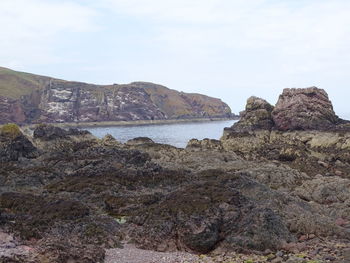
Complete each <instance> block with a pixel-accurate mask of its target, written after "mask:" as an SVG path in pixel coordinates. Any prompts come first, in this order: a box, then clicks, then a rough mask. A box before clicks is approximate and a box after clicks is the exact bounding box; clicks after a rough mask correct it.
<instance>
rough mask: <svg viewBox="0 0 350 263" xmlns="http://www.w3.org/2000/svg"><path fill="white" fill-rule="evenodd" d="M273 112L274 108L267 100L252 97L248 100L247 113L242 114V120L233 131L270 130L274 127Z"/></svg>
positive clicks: (234, 126) (235, 125)
mask: <svg viewBox="0 0 350 263" xmlns="http://www.w3.org/2000/svg"><path fill="white" fill-rule="evenodd" d="M272 110H273V106H272V105H271V104H270V103H268V102H267V101H266V100H264V99H261V98H258V97H254V96H253V97H250V98H249V99H248V100H247V104H246V108H245V111H244V112H242V113H241V119H240V120H239V121H238V122H237V123H235V124H234V125H233V129H235V130H236V131H246V130H255V129H266V130H269V129H271V128H272V127H273V125H274V123H273V120H272V117H271V112H272Z"/></svg>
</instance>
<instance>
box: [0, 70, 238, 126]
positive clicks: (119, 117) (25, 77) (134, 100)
mask: <svg viewBox="0 0 350 263" xmlns="http://www.w3.org/2000/svg"><path fill="white" fill-rule="evenodd" d="M232 116H233V115H232V114H231V110H230V108H229V107H228V106H227V104H226V103H224V102H222V101H221V100H220V99H216V98H211V97H208V96H204V95H200V94H189V93H184V92H178V91H175V90H171V89H168V88H166V87H164V86H161V85H156V84H153V83H146V82H135V83H131V84H128V85H117V84H114V85H92V84H86V83H81V82H69V81H63V80H57V79H52V78H48V77H42V76H37V75H32V74H27V73H21V72H15V71H11V70H8V69H4V68H0V124H4V123H9V122H15V123H18V124H23V123H26V124H28V123H55V122H101V121H133V120H165V119H189V118H218V117H219V118H230V117H232Z"/></svg>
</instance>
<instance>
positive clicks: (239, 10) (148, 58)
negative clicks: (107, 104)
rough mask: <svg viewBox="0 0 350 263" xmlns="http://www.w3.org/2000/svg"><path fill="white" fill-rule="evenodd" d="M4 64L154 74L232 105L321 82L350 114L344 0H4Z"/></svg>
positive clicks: (0, 57) (108, 74)
mask: <svg viewBox="0 0 350 263" xmlns="http://www.w3.org/2000/svg"><path fill="white" fill-rule="evenodd" d="M0 24H1V25H2V26H1V31H0V65H1V66H4V67H10V68H12V69H15V70H21V71H26V72H32V73H37V74H43V75H49V76H53V77H58V78H62V79H67V80H78V81H84V82H91V83H97V84H110V83H130V82H132V81H138V80H142V81H150V82H155V83H159V84H163V85H165V86H167V87H169V88H172V89H176V90H180V91H185V92H197V93H203V94H207V95H210V96H214V97H219V98H221V99H222V100H223V101H225V102H227V103H228V104H229V106H230V107H231V108H232V110H233V111H234V112H236V113H237V112H238V111H240V110H242V109H243V108H244V105H245V101H246V99H247V98H248V97H249V96H251V95H256V96H260V97H263V98H265V99H267V100H268V101H269V102H271V103H273V104H274V103H275V102H276V101H277V99H278V95H279V94H280V93H281V92H282V90H283V88H291V87H297V88H302V87H309V86H317V87H319V88H323V89H325V90H326V91H327V92H328V94H329V96H330V98H331V99H332V101H333V104H334V108H335V110H336V112H337V113H338V114H339V115H341V116H348V117H349V118H350V106H349V104H350V103H349V98H350V1H349V0H64V1H62V0H0Z"/></svg>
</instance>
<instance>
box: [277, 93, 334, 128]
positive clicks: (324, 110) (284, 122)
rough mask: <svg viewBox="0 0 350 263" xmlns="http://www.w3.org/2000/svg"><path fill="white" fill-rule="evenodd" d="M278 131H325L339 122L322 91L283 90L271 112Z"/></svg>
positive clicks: (330, 103) (325, 94)
mask: <svg viewBox="0 0 350 263" xmlns="http://www.w3.org/2000/svg"><path fill="white" fill-rule="evenodd" d="M272 118H273V121H274V123H275V128H277V129H278V130H282V131H286V130H314V129H315V130H325V129H330V128H334V126H335V125H336V124H338V123H339V122H340V119H339V118H338V116H337V115H336V114H335V113H334V110H333V106H332V102H331V101H330V100H329V98H328V94H327V93H326V91H324V90H323V89H318V88H316V87H311V88H305V89H295V88H293V89H284V90H283V93H282V94H281V95H280V97H279V99H278V102H277V104H276V106H275V108H274V110H273V111H272Z"/></svg>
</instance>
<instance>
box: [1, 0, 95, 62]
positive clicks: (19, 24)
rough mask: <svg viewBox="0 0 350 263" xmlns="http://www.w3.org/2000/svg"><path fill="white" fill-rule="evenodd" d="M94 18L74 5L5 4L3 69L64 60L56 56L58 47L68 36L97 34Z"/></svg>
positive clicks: (27, 0)
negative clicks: (58, 43) (65, 35)
mask: <svg viewBox="0 0 350 263" xmlns="http://www.w3.org/2000/svg"><path fill="white" fill-rule="evenodd" d="M94 16H95V11H94V10H92V9H89V8H87V7H84V6H82V5H79V4H77V3H73V2H61V1H46V0H1V1H0V24H1V25H2V29H1V34H0V63H1V65H2V66H15V67H17V68H21V67H24V65H25V64H29V65H33V64H47V63H52V62H54V61H56V62H57V61H60V60H62V58H60V57H59V56H58V55H57V54H55V52H54V48H55V47H56V46H57V44H56V43H57V42H59V41H62V40H63V39H64V34H67V33H80V32H89V31H91V30H94V28H95V26H94V24H93V22H92V19H93V17H94ZM62 34H63V35H62ZM55 44H56V45H55Z"/></svg>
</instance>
